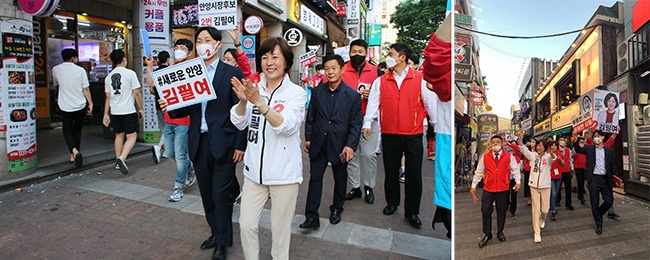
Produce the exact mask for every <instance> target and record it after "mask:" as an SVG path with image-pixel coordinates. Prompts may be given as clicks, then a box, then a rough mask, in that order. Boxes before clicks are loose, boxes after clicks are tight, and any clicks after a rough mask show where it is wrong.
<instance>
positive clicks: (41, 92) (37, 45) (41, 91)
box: [32, 16, 50, 123]
mask: <svg viewBox="0 0 650 260" xmlns="http://www.w3.org/2000/svg"><path fill="white" fill-rule="evenodd" d="M45 23H46V19H45V18H41V17H36V16H34V17H33V19H32V25H33V27H32V28H33V35H34V38H33V42H34V73H35V79H36V82H35V87H36V118H39V119H40V118H45V119H48V120H49V118H50V90H49V88H48V86H49V85H48V79H49V74H48V72H49V69H48V67H47V26H46V25H45ZM46 123H47V122H46Z"/></svg>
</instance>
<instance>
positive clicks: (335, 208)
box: [300, 55, 362, 229]
mask: <svg viewBox="0 0 650 260" xmlns="http://www.w3.org/2000/svg"><path fill="white" fill-rule="evenodd" d="M343 65H344V62H343V58H341V56H339V55H329V56H326V57H325V58H324V59H323V66H324V67H325V75H326V76H327V80H328V82H327V83H321V85H320V86H319V87H317V88H314V90H313V92H312V96H311V104H310V107H309V111H308V113H307V121H306V124H305V147H304V149H305V152H307V153H309V159H310V164H311V165H310V166H311V167H310V173H311V176H310V178H309V192H308V193H307V205H306V206H305V216H306V217H307V219H306V220H305V222H304V223H302V224H301V225H300V228H310V229H318V228H319V227H320V222H319V220H318V208H319V207H320V201H321V195H322V193H323V175H324V173H325V169H326V168H327V163H328V162H329V163H331V164H332V172H333V173H334V203H333V204H332V205H331V206H330V211H331V215H330V223H332V224H338V223H339V222H341V212H342V211H343V202H345V190H346V186H347V181H348V170H347V168H348V162H349V161H350V160H351V159H352V158H353V157H354V148H356V147H357V145H358V144H359V136H360V134H361V125H362V119H361V97H360V96H359V93H358V92H356V91H354V90H353V89H352V88H350V87H349V86H348V85H346V84H345V83H344V82H343V81H342V80H341V75H343V70H342V68H343Z"/></svg>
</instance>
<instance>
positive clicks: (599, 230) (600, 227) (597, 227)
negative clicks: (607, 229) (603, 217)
mask: <svg viewBox="0 0 650 260" xmlns="http://www.w3.org/2000/svg"><path fill="white" fill-rule="evenodd" d="M602 233H603V226H596V234H598V235H599V236H600V234H602Z"/></svg>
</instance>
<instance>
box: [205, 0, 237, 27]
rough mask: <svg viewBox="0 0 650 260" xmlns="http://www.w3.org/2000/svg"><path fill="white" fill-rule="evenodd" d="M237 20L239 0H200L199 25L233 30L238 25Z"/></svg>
mask: <svg viewBox="0 0 650 260" xmlns="http://www.w3.org/2000/svg"><path fill="white" fill-rule="evenodd" d="M237 21H238V19H237V1H235V0H199V26H201V27H205V26H214V27H215V28H217V29H219V30H232V29H235V27H237V24H238V22H237Z"/></svg>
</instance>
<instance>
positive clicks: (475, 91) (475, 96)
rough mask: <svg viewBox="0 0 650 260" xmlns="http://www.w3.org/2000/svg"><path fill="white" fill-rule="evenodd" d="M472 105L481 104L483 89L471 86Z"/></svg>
mask: <svg viewBox="0 0 650 260" xmlns="http://www.w3.org/2000/svg"><path fill="white" fill-rule="evenodd" d="M472 105H475V106H482V105H483V89H482V88H481V87H473V88H472Z"/></svg>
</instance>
